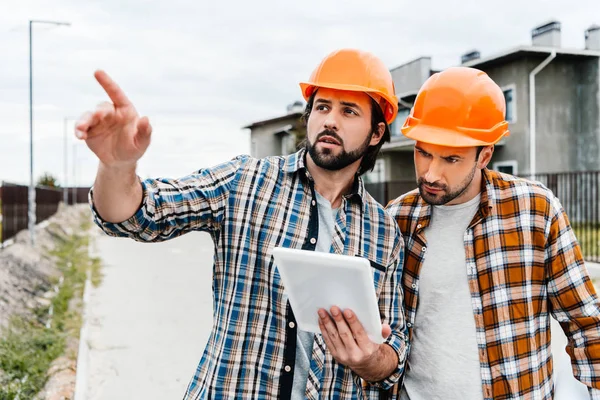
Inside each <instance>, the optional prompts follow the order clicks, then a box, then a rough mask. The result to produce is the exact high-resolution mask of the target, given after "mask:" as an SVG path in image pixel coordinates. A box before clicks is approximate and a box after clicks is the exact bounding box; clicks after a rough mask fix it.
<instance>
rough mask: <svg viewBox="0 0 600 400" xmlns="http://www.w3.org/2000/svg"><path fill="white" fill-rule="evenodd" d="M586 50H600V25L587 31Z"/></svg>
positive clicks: (593, 26)
mask: <svg viewBox="0 0 600 400" xmlns="http://www.w3.org/2000/svg"><path fill="white" fill-rule="evenodd" d="M585 49H586V50H600V25H595V24H594V25H592V26H590V27H589V28H588V29H587V30H586V31H585Z"/></svg>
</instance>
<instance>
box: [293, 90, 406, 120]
mask: <svg viewBox="0 0 600 400" xmlns="http://www.w3.org/2000/svg"><path fill="white" fill-rule="evenodd" d="M315 88H317V89H318V88H326V89H334V90H344V91H348V92H364V93H374V94H377V95H379V96H381V97H383V98H384V99H385V101H386V102H387V103H388V104H389V105H390V106H391V112H390V113H385V111H384V117H385V120H386V122H387V123H388V124H391V123H392V122H394V120H395V119H396V115H397V114H398V104H397V103H394V101H393V99H390V98H389V97H388V96H386V95H385V94H384V93H382V92H381V91H379V90H376V89H373V88H368V87H365V86H360V85H346V84H336V83H331V84H319V85H315V84H314V83H310V82H300V89H301V90H302V96H303V97H304V100H306V101H308V99H309V98H310V96H311V95H312V94H313V92H314V89H315Z"/></svg>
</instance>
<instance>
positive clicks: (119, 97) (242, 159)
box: [76, 49, 408, 399]
mask: <svg viewBox="0 0 600 400" xmlns="http://www.w3.org/2000/svg"><path fill="white" fill-rule="evenodd" d="M96 78H97V80H98V82H99V83H100V84H101V85H102V87H103V88H104V90H105V91H106V93H107V94H108V96H109V97H110V99H111V100H112V103H105V104H103V105H101V106H100V107H99V108H98V109H97V110H96V111H95V112H93V113H89V114H86V115H85V116H84V117H82V119H81V120H80V121H79V122H78V123H77V125H76V135H77V136H78V137H79V138H80V139H81V140H85V142H86V143H87V145H88V147H89V148H90V149H91V150H92V151H93V152H94V153H95V154H96V155H97V157H98V158H99V160H100V165H99V168H98V173H97V176H96V181H95V184H94V187H93V189H92V190H91V191H90V204H91V207H92V210H93V212H94V216H95V221H96V223H97V224H98V225H99V226H100V227H101V228H102V229H103V230H104V232H106V233H107V234H108V235H112V236H121V237H130V238H133V239H135V240H138V241H142V242H157V241H164V240H168V239H171V238H174V237H177V236H179V235H182V234H184V233H186V232H190V231H205V232H209V233H210V234H211V235H212V237H213V239H214V241H215V264H214V281H213V285H212V286H213V298H214V302H213V303H214V310H213V321H214V322H213V328H212V333H211V335H210V338H209V340H208V343H207V346H206V349H205V352H204V355H203V357H202V359H201V360H200V363H199V365H198V368H197V371H196V373H195V375H194V377H193V378H192V380H191V382H190V384H189V386H188V388H187V391H186V394H185V398H186V399H200V398H236V399H290V398H293V399H296V398H298V399H299V398H309V399H317V398H335V399H356V398H372V399H377V398H380V394H382V393H385V392H386V391H388V390H389V389H391V388H393V387H394V385H395V384H397V382H398V380H399V378H400V376H401V375H402V372H403V371H404V361H405V358H406V354H407V349H408V344H407V343H408V336H407V333H406V325H405V318H404V314H403V311H402V298H401V292H402V290H401V287H400V285H401V283H400V279H401V271H402V261H403V242H402V237H401V236H400V233H399V230H398V226H397V224H396V222H395V221H394V220H393V218H392V217H390V216H389V215H388V214H387V213H385V211H384V209H383V207H382V206H381V205H380V204H378V203H377V202H376V201H375V200H374V199H373V198H372V197H371V196H370V195H369V193H367V192H366V191H365V188H364V185H363V182H362V179H361V178H360V175H361V174H363V173H365V172H367V171H369V170H371V169H372V168H373V166H374V164H375V160H376V158H377V154H378V152H379V149H380V148H381V146H382V144H383V141H385V140H386V139H387V138H389V128H388V123H390V122H391V121H393V120H394V118H395V116H396V113H397V111H398V105H397V98H396V96H395V94H394V85H393V82H392V77H391V75H390V73H389V71H388V70H387V68H386V67H385V65H384V64H383V63H382V62H381V60H379V59H378V58H376V57H374V56H373V55H371V54H369V53H366V52H362V51H357V50H348V49H346V50H340V51H337V52H334V53H332V54H330V55H329V56H327V57H326V58H325V59H324V60H323V61H322V62H321V63H320V65H319V66H318V67H317V68H316V69H315V71H314V73H313V74H312V76H311V77H310V80H309V81H308V82H305V83H302V84H301V89H302V94H303V96H304V98H305V99H306V100H307V105H306V112H305V121H306V124H307V144H306V147H305V148H302V149H301V150H299V151H298V152H297V153H295V154H292V155H289V156H282V157H267V158H264V159H254V158H252V157H249V156H239V157H237V158H235V159H233V160H231V161H228V162H224V163H222V164H220V165H217V166H214V167H211V168H205V169H201V170H199V171H198V172H196V173H193V174H191V175H189V176H186V177H183V178H180V179H146V180H144V181H141V180H140V179H139V178H138V177H137V174H136V162H137V160H138V159H140V158H141V157H142V155H143V154H144V152H145V151H146V149H147V147H148V145H149V144H150V134H151V128H150V125H149V122H148V119H147V118H146V117H143V118H140V117H139V116H138V114H137V112H136V111H135V108H134V107H133V105H132V103H131V102H130V101H129V99H128V98H127V97H126V96H125V94H124V93H123V92H122V91H121V89H120V88H119V87H118V86H117V84H116V83H115V82H114V81H112V80H111V79H110V78H109V77H108V75H106V74H105V73H104V72H102V71H98V72H97V73H96ZM276 246H284V247H289V248H297V249H305V250H312V251H323V252H331V253H337V254H346V255H352V256H360V257H364V258H366V259H368V260H369V261H370V263H371V266H372V268H371V273H372V274H373V278H374V285H375V288H376V292H377V297H378V303H379V310H380V313H381V318H382V322H383V331H382V336H383V337H384V339H385V340H384V343H383V344H377V343H375V342H373V341H371V340H370V339H369V337H368V336H367V334H366V332H365V330H364V329H363V327H362V325H361V323H360V321H358V319H357V318H356V315H355V314H354V313H353V312H352V310H340V309H339V308H338V307H332V308H330V309H329V310H324V309H321V310H319V316H318V318H319V325H320V328H321V333H320V334H316V335H315V334H313V333H308V332H303V331H299V330H298V327H297V324H296V319H295V317H294V313H293V310H292V309H291V307H290V305H289V303H288V301H287V295H286V293H285V291H284V288H283V287H282V283H281V281H280V277H279V274H278V272H277V269H276V266H275V265H274V264H273V260H272V256H271V253H272V250H273V248H274V247H276ZM206 284H207V285H208V282H207V283H206ZM207 287H208V286H207ZM190 314H192V313H190ZM386 395H387V393H386Z"/></svg>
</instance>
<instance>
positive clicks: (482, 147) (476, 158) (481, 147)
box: [475, 146, 485, 161]
mask: <svg viewBox="0 0 600 400" xmlns="http://www.w3.org/2000/svg"><path fill="white" fill-rule="evenodd" d="M484 148H485V146H477V154H475V161H478V160H479V155H480V154H481V151H482V150H483V149H484Z"/></svg>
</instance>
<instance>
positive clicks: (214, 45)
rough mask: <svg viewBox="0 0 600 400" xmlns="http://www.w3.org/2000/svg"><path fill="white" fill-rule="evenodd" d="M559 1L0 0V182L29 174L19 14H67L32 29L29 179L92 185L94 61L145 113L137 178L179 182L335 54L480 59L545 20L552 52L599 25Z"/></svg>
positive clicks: (230, 147) (242, 140)
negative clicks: (81, 120)
mask: <svg viewBox="0 0 600 400" xmlns="http://www.w3.org/2000/svg"><path fill="white" fill-rule="evenodd" d="M9 3H10V4H9ZM567 4H568V3H567V1H566V0H546V1H544V0H538V1H523V0H520V1H517V0H504V1H502V2H499V1H488V0H485V1H483V0H479V1H471V0H467V1H460V2H458V1H457V2H455V3H452V2H449V1H441V0H428V1H420V2H414V1H402V0H395V1H392V0H378V1H372V2H370V3H368V2H367V1H365V0H349V1H336V2H333V1H332V2H326V1H316V0H304V1H301V2H287V1H276V0H254V1H241V0H230V1H206V0H195V1H192V0H187V1H184V0H169V1H149V0H145V1H143V0H119V1H117V0H104V1H95V0H86V1H76V0H53V1H41V0H39V1H34V0H20V1H19V2H16V1H12V2H9V1H2V2H1V3H0V51H1V52H2V53H1V54H2V57H1V58H0V60H1V62H0V181H2V180H4V181H8V182H15V183H23V184H27V183H28V182H29V163H30V157H29V146H30V139H29V25H28V21H29V20H50V21H65V22H69V23H71V26H68V27H63V26H55V25H50V24H41V23H34V24H33V92H34V93H33V104H34V106H33V116H34V125H33V135H34V140H33V146H34V152H33V155H34V156H33V160H34V177H35V179H37V178H38V177H39V176H41V175H42V174H44V173H50V174H52V175H54V176H56V177H57V178H58V180H59V183H60V184H63V183H64V182H65V181H66V183H67V184H68V185H72V184H73V183H75V184H76V185H81V186H89V185H91V184H92V183H93V180H94V176H95V172H96V167H97V159H96V158H95V155H94V154H93V153H92V152H91V151H90V150H89V149H87V147H86V146H85V143H83V142H80V141H78V140H76V139H75V137H74V135H73V123H74V120H75V119H76V118H77V117H79V116H80V115H81V114H83V113H84V112H85V111H90V110H93V109H94V108H95V107H96V105H97V104H98V103H100V102H102V101H107V100H108V98H107V96H106V94H105V93H104V92H103V90H102V88H101V87H100V86H99V85H98V83H97V82H96V81H95V79H94V77H93V73H94V71H95V70H96V69H104V70H105V71H107V73H108V74H109V75H111V76H112V77H113V79H115V80H116V81H117V83H118V84H119V85H120V86H121V88H122V89H123V90H124V91H125V93H126V94H127V95H128V96H129V98H130V99H131V101H132V102H133V104H134V105H135V106H136V108H137V110H138V112H139V113H140V114H141V115H146V116H148V117H149V118H150V122H151V124H152V126H153V134H152V143H151V145H150V148H149V149H148V151H147V152H146V154H145V155H144V157H143V158H142V159H141V160H140V162H139V166H138V173H139V175H140V176H141V177H143V178H146V177H180V176H184V175H186V174H189V173H192V172H194V171H197V170H198V169H200V168H203V167H208V166H211V165H214V164H217V163H219V162H222V161H226V160H228V159H230V158H232V157H234V156H236V155H238V154H242V153H249V152H250V134H249V131H248V130H245V129H242V128H243V126H245V125H247V124H249V123H251V122H254V121H259V120H263V119H267V118H271V117H276V116H279V115H282V114H284V113H285V112H286V106H287V105H288V104H290V103H293V102H294V101H296V100H302V97H301V94H300V89H299V86H298V82H300V81H302V80H306V79H308V77H309V76H310V73H311V72H312V70H313V69H314V68H315V67H316V66H317V65H318V63H319V62H320V60H321V59H322V58H323V57H325V56H326V55H327V54H328V53H330V52H332V51H334V50H336V49H339V48H344V47H353V48H360V49H362V50H366V51H370V52H372V53H374V54H376V55H377V56H379V57H380V58H381V59H382V60H383V61H384V62H385V64H386V65H388V66H389V67H390V68H393V67H395V66H398V65H401V64H403V63H405V62H407V61H410V60H413V59H415V58H418V57H421V56H430V57H432V63H433V68H434V69H443V68H447V67H450V66H453V65H458V64H459V63H460V56H461V54H463V53H465V52H467V51H469V50H471V49H478V50H479V51H480V52H481V56H482V57H487V56H489V55H493V54H494V53H497V52H501V51H504V50H506V49H509V48H512V47H515V46H518V45H529V44H531V30H532V29H533V28H534V27H536V26H538V25H540V24H543V23H545V22H548V21H549V20H557V21H559V22H561V24H562V47H565V48H575V49H582V48H583V47H584V31H585V30H586V29H587V28H589V27H590V26H591V25H592V24H594V23H596V24H600V13H598V10H600V6H598V0H578V1H577V3H576V4H577V6H568V5H567ZM573 4H575V3H573ZM65 128H66V129H65ZM65 131H66V133H67V134H66V136H65ZM65 138H66V139H65ZM65 144H66V149H67V152H66V153H65ZM65 154H66V155H67V157H66V164H65ZM65 166H66V174H65Z"/></svg>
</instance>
